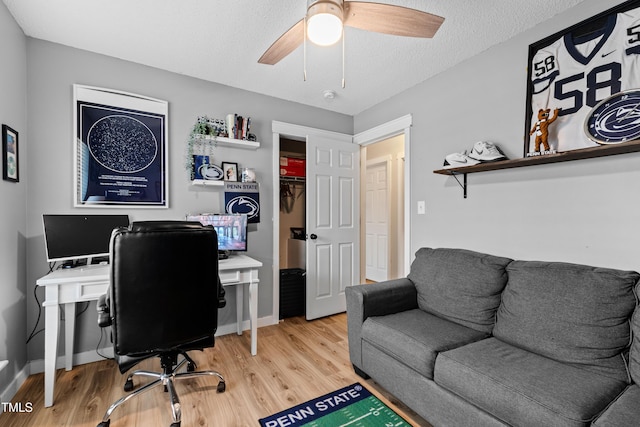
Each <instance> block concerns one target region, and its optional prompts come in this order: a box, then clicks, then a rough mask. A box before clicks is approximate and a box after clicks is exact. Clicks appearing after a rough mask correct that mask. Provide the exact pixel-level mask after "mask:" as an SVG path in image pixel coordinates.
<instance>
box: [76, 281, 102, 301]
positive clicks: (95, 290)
mask: <svg viewBox="0 0 640 427" xmlns="http://www.w3.org/2000/svg"><path fill="white" fill-rule="evenodd" d="M108 288H109V282H104V281H100V280H98V281H95V282H87V283H79V284H78V287H77V292H78V295H77V298H78V300H79V301H89V300H97V299H98V298H99V297H100V295H103V294H105V293H106V292H107V289H108Z"/></svg>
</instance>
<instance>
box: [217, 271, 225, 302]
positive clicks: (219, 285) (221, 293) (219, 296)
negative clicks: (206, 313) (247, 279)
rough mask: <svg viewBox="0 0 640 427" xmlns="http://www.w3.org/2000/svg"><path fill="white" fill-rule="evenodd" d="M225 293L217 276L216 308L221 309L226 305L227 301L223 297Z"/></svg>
mask: <svg viewBox="0 0 640 427" xmlns="http://www.w3.org/2000/svg"><path fill="white" fill-rule="evenodd" d="M226 293H227V291H225V290H224V286H222V281H221V280H220V276H218V308H223V307H225V306H226V305H227V300H226V299H225V297H224V296H225V294H226Z"/></svg>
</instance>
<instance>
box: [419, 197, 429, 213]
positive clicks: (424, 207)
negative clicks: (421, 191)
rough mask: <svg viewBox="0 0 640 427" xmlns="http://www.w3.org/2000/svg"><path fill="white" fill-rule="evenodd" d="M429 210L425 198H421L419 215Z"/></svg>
mask: <svg viewBox="0 0 640 427" xmlns="http://www.w3.org/2000/svg"><path fill="white" fill-rule="evenodd" d="M426 210H427V207H426V203H425V201H424V200H420V201H419V202H418V215H424V214H425V212H426Z"/></svg>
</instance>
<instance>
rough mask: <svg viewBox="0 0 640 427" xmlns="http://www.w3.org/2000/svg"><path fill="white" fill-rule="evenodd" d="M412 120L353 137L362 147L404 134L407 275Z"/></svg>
mask: <svg viewBox="0 0 640 427" xmlns="http://www.w3.org/2000/svg"><path fill="white" fill-rule="evenodd" d="M412 122H413V118H412V116H411V114H407V115H406V116H402V117H399V118H397V119H395V120H391V121H390V122H387V123H383V124H381V125H379V126H376V127H374V128H371V129H369V130H365V131H363V132H360V133H358V134H356V135H354V137H353V142H355V143H356V144H359V145H360V146H362V147H366V146H367V145H370V144H374V143H376V142H379V141H382V140H385V139H388V138H391V137H393V136H397V135H400V134H404V158H405V162H404V184H405V194H404V274H403V276H406V275H407V274H409V268H410V266H411V259H412V257H413V255H412V254H411V252H410V251H411V221H410V219H411V185H410V183H411V181H410V177H411V168H410V165H411V162H410V161H409V159H411V157H410V151H411V125H412Z"/></svg>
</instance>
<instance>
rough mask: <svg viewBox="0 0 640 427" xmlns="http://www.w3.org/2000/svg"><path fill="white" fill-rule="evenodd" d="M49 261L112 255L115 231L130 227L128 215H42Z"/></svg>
mask: <svg viewBox="0 0 640 427" xmlns="http://www.w3.org/2000/svg"><path fill="white" fill-rule="evenodd" d="M42 223H43V226H44V242H45V247H46V251H47V261H48V262H54V261H70V260H77V259H83V258H94V257H104V256H108V255H109V241H110V240H111V232H112V231H113V229H114V228H118V227H127V226H128V225H129V217H128V216H127V215H47V214H45V215H42Z"/></svg>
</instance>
